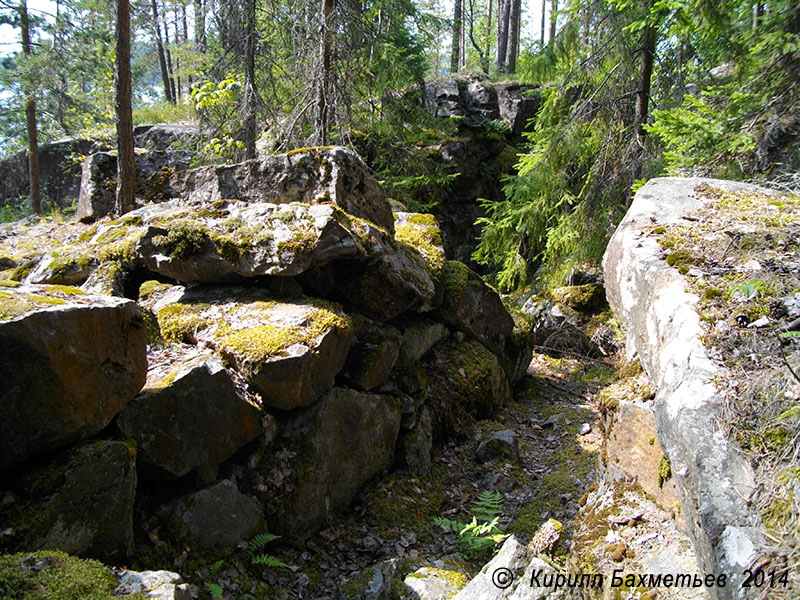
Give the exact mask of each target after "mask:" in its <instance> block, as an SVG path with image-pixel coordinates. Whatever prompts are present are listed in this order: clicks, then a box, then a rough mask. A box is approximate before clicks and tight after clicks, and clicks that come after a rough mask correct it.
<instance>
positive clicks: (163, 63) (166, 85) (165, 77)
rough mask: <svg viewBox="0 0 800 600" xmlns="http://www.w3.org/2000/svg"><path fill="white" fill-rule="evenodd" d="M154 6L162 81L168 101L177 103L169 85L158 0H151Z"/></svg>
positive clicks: (154, 23) (154, 26)
mask: <svg viewBox="0 0 800 600" xmlns="http://www.w3.org/2000/svg"><path fill="white" fill-rule="evenodd" d="M151 6H152V7H153V29H154V30H155V34H156V52H158V65H159V67H161V82H162V83H163V85H164V98H165V99H166V100H167V102H172V103H173V104H175V97H174V96H173V95H172V88H171V87H170V85H169V71H168V70H167V59H166V57H165V55H164V42H163V41H162V38H161V24H160V21H159V19H158V2H157V0H151Z"/></svg>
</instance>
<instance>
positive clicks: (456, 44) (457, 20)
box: [450, 0, 463, 74]
mask: <svg viewBox="0 0 800 600" xmlns="http://www.w3.org/2000/svg"><path fill="white" fill-rule="evenodd" d="M462 5H463V0H453V48H452V51H451V52H450V73H451V74H453V73H458V68H459V66H460V65H461V20H462V8H463V6H462Z"/></svg>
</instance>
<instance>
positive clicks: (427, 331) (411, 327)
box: [400, 318, 450, 366]
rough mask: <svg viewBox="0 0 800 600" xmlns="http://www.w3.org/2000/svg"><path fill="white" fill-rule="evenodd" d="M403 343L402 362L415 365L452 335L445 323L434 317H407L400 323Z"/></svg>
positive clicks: (401, 350)
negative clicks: (435, 319)
mask: <svg viewBox="0 0 800 600" xmlns="http://www.w3.org/2000/svg"><path fill="white" fill-rule="evenodd" d="M400 328H401V331H402V336H403V337H402V343H401V346H400V364H401V365H404V366H413V365H415V364H417V361H419V359H421V358H422V357H423V356H425V354H427V353H428V351H429V350H430V349H431V348H433V347H434V346H435V345H436V344H438V343H439V342H441V341H442V340H443V339H445V338H446V337H447V336H448V335H450V331H449V330H448V329H447V327H446V326H445V325H443V324H442V323H439V322H438V321H434V320H433V319H426V318H416V319H407V320H406V321H405V322H404V323H401V324H400Z"/></svg>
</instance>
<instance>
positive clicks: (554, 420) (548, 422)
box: [542, 413, 562, 427]
mask: <svg viewBox="0 0 800 600" xmlns="http://www.w3.org/2000/svg"><path fill="white" fill-rule="evenodd" d="M561 416H562V415H561V414H558V413H556V414H554V415H550V416H549V417H547V418H546V419H545V420H544V423H542V427H555V426H556V424H558V422H559V421H560V420H561Z"/></svg>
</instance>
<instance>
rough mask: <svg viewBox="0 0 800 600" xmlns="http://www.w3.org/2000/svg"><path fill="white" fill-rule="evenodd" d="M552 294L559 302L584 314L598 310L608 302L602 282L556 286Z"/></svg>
mask: <svg viewBox="0 0 800 600" xmlns="http://www.w3.org/2000/svg"><path fill="white" fill-rule="evenodd" d="M550 294H551V295H552V297H553V299H554V300H555V301H556V302H558V303H559V304H563V305H565V306H568V307H570V308H571V309H573V310H576V311H578V312H580V313H584V314H587V313H589V314H591V313H594V312H598V311H599V310H601V309H602V308H603V305H604V304H605V303H606V292H605V290H604V289H603V284H602V283H587V284H583V285H569V286H566V287H560V288H555V289H553V290H551V291H550Z"/></svg>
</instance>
